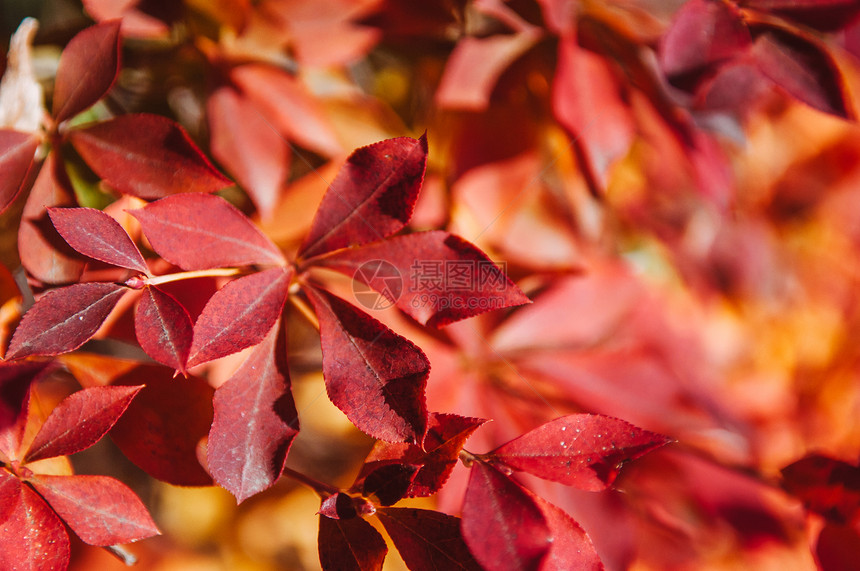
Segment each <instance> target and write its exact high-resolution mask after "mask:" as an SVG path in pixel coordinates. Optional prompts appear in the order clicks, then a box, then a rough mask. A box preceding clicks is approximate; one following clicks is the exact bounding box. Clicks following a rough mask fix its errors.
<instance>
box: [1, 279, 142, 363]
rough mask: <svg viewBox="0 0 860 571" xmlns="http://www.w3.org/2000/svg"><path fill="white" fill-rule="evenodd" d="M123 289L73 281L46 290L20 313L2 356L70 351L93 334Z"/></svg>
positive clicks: (102, 284) (56, 353) (14, 356)
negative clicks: (60, 286) (26, 310)
mask: <svg viewBox="0 0 860 571" xmlns="http://www.w3.org/2000/svg"><path fill="white" fill-rule="evenodd" d="M126 291H127V289H126V288H124V287H122V286H119V285H116V284H107V283H86V284H75V285H70V286H67V287H63V288H59V289H55V290H52V291H49V292H48V293H46V294H45V295H44V296H42V297H40V298H39V300H38V301H36V304H35V305H34V306H33V307H31V308H30V310H29V311H28V312H27V313H26V314H24V318H23V319H22V320H21V323H20V325H18V328H17V329H15V334H14V335H13V336H12V341H11V343H9V350H8V351H7V352H6V358H7V359H19V358H21V357H28V356H30V355H59V354H60V353H66V352H68V351H74V350H75V349H77V348H78V347H80V346H81V345H83V344H84V343H85V342H86V341H88V340H89V338H90V337H92V336H93V335H95V333H96V331H98V329H99V327H100V326H101V324H102V323H103V322H104V320H105V319H107V316H108V314H109V313H110V312H111V310H112V309H113V307H114V306H115V305H116V304H117V302H118V301H119V298H120V297H122V295H123V294H124V293H125V292H126Z"/></svg>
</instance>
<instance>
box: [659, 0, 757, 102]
mask: <svg viewBox="0 0 860 571" xmlns="http://www.w3.org/2000/svg"><path fill="white" fill-rule="evenodd" d="M751 42H752V39H751V38H750V32H749V29H748V28H747V26H746V24H745V23H744V21H743V18H742V16H741V14H740V12H739V10H738V8H737V6H734V5H733V4H732V3H730V2H722V1H721V0H690V2H687V3H686V4H684V5H683V6H682V7H681V9H680V10H678V13H677V14H676V16H675V19H674V20H673V22H672V25H671V27H670V28H669V30H668V31H667V32H666V34H665V35H664V36H663V39H662V41H661V43H660V48H659V51H658V59H659V63H660V67H661V68H662V69H663V72H664V73H665V74H666V77H667V78H668V79H669V82H670V83H671V84H672V85H674V86H676V87H679V88H681V89H685V90H688V91H693V90H694V89H695V87H696V86H698V84H699V82H700V81H701V80H702V79H704V78H705V77H707V76H708V75H709V74H711V73H713V71H714V70H715V69H716V68H717V67H718V66H719V64H721V63H723V62H725V61H727V60H729V59H731V58H733V57H735V56H737V55H740V54H741V53H743V52H744V51H745V50H746V49H747V48H748V47H749V46H750V44H751Z"/></svg>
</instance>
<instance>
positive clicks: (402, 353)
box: [305, 288, 430, 443]
mask: <svg viewBox="0 0 860 571" xmlns="http://www.w3.org/2000/svg"><path fill="white" fill-rule="evenodd" d="M305 291H306V292H307V294H308V297H309V298H310V300H311V303H313V306H314V310H315V311H316V314H317V317H318V318H319V322H320V338H321V342H322V353H323V363H322V365H323V377H324V378H325V383H326V389H327V391H328V395H329V398H330V399H331V402H332V403H334V405H335V406H337V407H338V408H339V409H341V410H342V411H343V412H344V413H345V414H346V416H347V418H349V420H350V421H352V423H353V424H355V425H356V426H357V427H358V428H359V429H361V430H363V431H364V432H366V433H368V434H370V435H371V436H373V437H374V438H378V439H380V440H387V441H389V442H404V441H406V442H413V443H414V442H420V441H421V440H422V439H423V438H424V432H425V430H426V428H427V410H426V408H425V404H424V387H425V386H426V384H427V376H428V374H429V372H430V362H429V361H428V360H427V357H425V356H424V353H423V352H422V351H421V349H419V348H418V347H416V346H415V345H414V344H412V343H411V342H410V341H408V340H407V339H404V338H403V337H401V336H400V335H397V334H396V333H394V332H393V331H391V330H390V329H389V328H388V327H386V326H385V325H383V324H382V323H380V322H378V321H376V320H375V319H373V318H372V317H370V316H368V315H367V314H365V313H362V312H361V311H359V310H357V309H356V308H354V307H353V306H352V305H350V304H349V303H347V302H345V301H343V300H341V299H339V298H337V297H334V296H332V295H329V294H328V293H325V292H322V291H318V290H316V289H314V288H306V290H305Z"/></svg>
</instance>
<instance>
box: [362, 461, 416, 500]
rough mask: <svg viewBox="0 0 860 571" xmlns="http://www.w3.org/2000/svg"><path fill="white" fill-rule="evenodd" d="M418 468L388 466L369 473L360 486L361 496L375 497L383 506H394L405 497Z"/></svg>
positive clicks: (406, 465)
mask: <svg viewBox="0 0 860 571" xmlns="http://www.w3.org/2000/svg"><path fill="white" fill-rule="evenodd" d="M419 468H420V466H416V465H414V464H388V465H385V466H381V467H379V468H377V469H376V470H373V471H372V472H370V473H369V474H368V475H367V477H365V478H364V481H363V482H362V485H361V495H363V496H365V497H369V496H376V498H377V499H378V500H379V503H380V504H382V505H383V506H390V505H393V504H396V503H397V502H399V501H400V500H401V499H403V498H405V497H406V493H407V492H408V491H409V487H410V486H411V485H412V480H413V479H414V478H415V474H417V473H418V470H419Z"/></svg>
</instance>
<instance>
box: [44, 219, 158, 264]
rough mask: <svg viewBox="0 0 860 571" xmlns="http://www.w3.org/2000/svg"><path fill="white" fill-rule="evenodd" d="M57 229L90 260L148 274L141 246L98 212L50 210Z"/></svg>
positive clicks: (115, 223)
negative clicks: (139, 247)
mask: <svg viewBox="0 0 860 571" xmlns="http://www.w3.org/2000/svg"><path fill="white" fill-rule="evenodd" d="M48 215H49V216H50V217H51V222H52V223H53V224H54V228H56V229H57V232H59V233H60V236H62V237H63V239H64V240H65V241H66V242H68V244H69V245H70V246H71V247H72V248H74V249H75V250H77V251H78V252H80V253H81V254H83V255H85V256H88V257H90V258H93V259H96V260H101V261H102V262H105V263H108V264H113V265H115V266H119V267H121V268H128V269H130V270H137V271H138V272H141V273H148V272H149V270H148V269H147V267H146V262H145V261H144V260H143V256H142V255H141V253H140V250H138V249H137V246H135V245H134V242H132V240H131V238H130V237H129V235H128V234H127V233H126V231H125V230H123V228H122V226H120V225H119V223H118V222H117V221H116V220H114V219H113V218H111V217H110V216H109V215H107V214H105V213H104V212H102V211H101V210H96V209H94V208H48Z"/></svg>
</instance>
